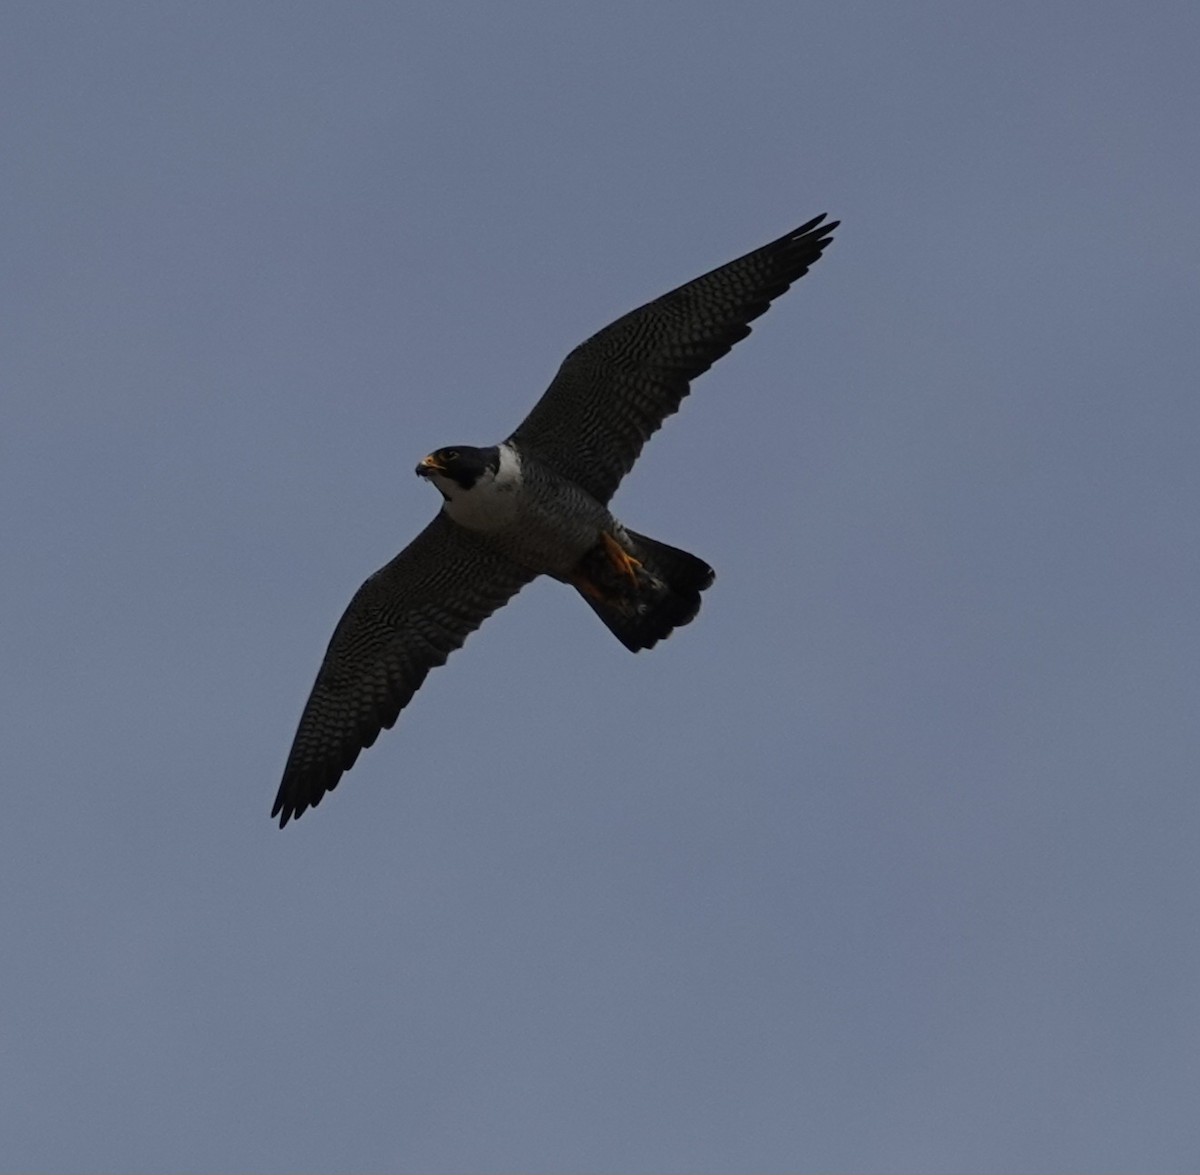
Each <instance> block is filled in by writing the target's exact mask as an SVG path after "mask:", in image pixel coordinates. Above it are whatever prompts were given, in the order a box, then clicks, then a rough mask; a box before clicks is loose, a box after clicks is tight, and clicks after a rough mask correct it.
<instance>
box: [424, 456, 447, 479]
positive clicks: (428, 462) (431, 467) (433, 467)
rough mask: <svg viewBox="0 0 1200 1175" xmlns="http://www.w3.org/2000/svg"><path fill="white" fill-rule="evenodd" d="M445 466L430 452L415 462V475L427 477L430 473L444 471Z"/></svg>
mask: <svg viewBox="0 0 1200 1175" xmlns="http://www.w3.org/2000/svg"><path fill="white" fill-rule="evenodd" d="M445 472H446V467H445V466H444V465H443V464H442V463H441V462H440V461H439V460H438V459H437V458H436V457H435V456H434V455H433V454H432V453H430V454H429V456H428V457H422V458H421V460H420V461H418V462H417V476H418V477H428V476H429V475H430V474H431V473H445Z"/></svg>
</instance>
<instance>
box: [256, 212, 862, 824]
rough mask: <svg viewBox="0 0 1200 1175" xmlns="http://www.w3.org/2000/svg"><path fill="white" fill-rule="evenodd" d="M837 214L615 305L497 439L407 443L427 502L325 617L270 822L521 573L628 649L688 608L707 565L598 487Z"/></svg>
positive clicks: (307, 802) (686, 615) (326, 787)
mask: <svg viewBox="0 0 1200 1175" xmlns="http://www.w3.org/2000/svg"><path fill="white" fill-rule="evenodd" d="M837 225H838V222H837V221H832V222H828V223H827V222H826V221H825V217H824V216H823V215H822V216H818V217H816V218H814V219H813V220H810V221H808V223H807V224H803V225H801V226H800V227H799V228H798V229H795V230H794V231H793V232H790V233H787V234H786V235H785V236H782V237H780V238H779V239H778V240H775V241H772V242H771V243H770V244H768V245H764V246H763V247H762V248H760V249H756V250H754V252H752V253H747V254H746V255H745V256H744V257H740V258H738V260H736V261H731V262H729V264H727V265H722V266H721V267H720V268H719V269H714V270H713V271H712V272H711V273H706V274H705V275H704V276H703V277H698V278H696V279H695V280H694V281H691V282H688V283H687V284H686V285H683V286H680V287H679V288H678V289H676V290H672V291H671V292H670V293H669V294H664V295H663V296H662V297H661V298H658V299H657V300H655V301H653V302H648V303H647V304H646V305H645V306H642V307H640V308H639V309H637V310H634V311H631V312H630V313H629V314H626V315H624V317H622V318H618V319H617V320H616V322H614V323H612V324H611V325H609V326H606V327H605V328H604V329H603V330H602V331H600V332H599V333H598V334H595V335H593V336H592V337H591V338H590V339H588V340H587V341H586V342H584V343H581V344H580V345H579V346H578V347H576V348H575V350H573V351H572V352H571V353H570V354H569V355H568V356H567V357H566V359H565V360H564V361H563V364H562V366H561V367H560V368H559V370H558V374H557V375H556V376H555V377H554V380H553V382H552V383H551V384H550V387H549V388H548V389H547V390H546V392H545V393H544V394H543V396H542V398H541V399H540V400H539V401H538V402H537V404H536V405H535V406H534V408H533V411H532V412H530V413H529V415H528V416H527V417H526V418H525V420H524V421H523V422H522V423H521V425H520V426H519V427H518V428H517V430H516V432H514V433H513V434H512V435H511V436H510V437H509V438H508V439H507V440H506V441H504V442H502V443H501V444H499V445H491V446H488V447H484V448H476V447H475V446H472V445H454V446H451V447H448V448H444V449H436V450H435V451H434V452H432V453H430V454H429V456H427V457H424V458H422V460H421V461H420V463H419V464H418V465H417V469H416V472H417V474H418V475H419V476H420V477H423V478H426V479H427V480H429V481H430V482H432V483H433V485H434V487H435V488H436V489H437V490H438V492H439V493H440V494H441V495H442V499H443V502H442V508H441V510H439V511H438V514H437V516H436V517H435V518H434V519H433V521H432V522H431V523H430V524H429V525H428V526H427V527H426V528H425V529H424V530H423V531H422V532H421V533H420V534H419V535H417V537H416V538H415V539H413V541H412V542H411V543H410V544H409V545H408V546H407V547H406V548H405V549H404V550H403V551H401V552H400V554H399V555H397V556H396V558H394V559H393V560H392V561H391V562H390V563H388V564H387V566H385V567H383V568H381V569H380V570H379V571H377V572H375V574H374V575H372V576H371V577H370V578H369V579H368V580H367V581H366V583H364V584H363V585H362V587H360V588H359V589H358V591H357V592H356V593H355V595H354V598H353V599H352V600H351V601H350V606H349V607H348V608H347V609H346V611H345V614H344V615H343V616H342V618H341V620H340V621H339V622H338V625H337V628H336V629H335V630H334V633H333V637H332V639H331V640H330V642H329V648H328V650H327V651H326V653H325V660H324V661H323V662H322V664H321V668H320V671H319V672H318V673H317V680H316V683H315V684H314V685H313V688H312V693H311V694H310V695H309V699H308V702H307V704H306V705H305V707H304V712H303V714H302V715H301V717H300V726H299V729H297V731H296V737H295V739H294V741H293V742H292V749H291V753H290V754H289V755H288V760H287V766H286V767H285V768H284V772H283V782H282V784H280V787H279V794H278V795H277V796H276V797H275V806H274V807H273V808H272V809H271V815H272V817H275V816H278V817H279V827H280V828H282V827H283V826H284V825H285V824H287V822H288V821H289V820H290V819H291V818H292V817H293V816H296V817H299V816H300V815H302V814H303V813H304V811H305V810H306V809H308V808H310V807H316V805H317V804H319V803H320V802H321V799H322V797H323V796H324V795H325V793H326V792H329V791H332V790H333V789H334V788H335V787H337V785H338V781H339V780H340V779H341V777H342V774H343V773H344V772H346V771H348V770H349V769H350V768H351V767H352V766H353V765H354V761H355V760H356V759H357V758H358V754H359V752H360V751H361V750H362V749H363V748H364V747H369V746H371V745H372V743H374V742H375V739H376V738H377V737H378V736H379V732H380V731H381V730H385V729H390V728H391V726H392V725H393V723H395V721H396V718H397V716H398V715H399V713H400V711H401V710H402V709H404V707H405V706H406V705H408V703H409V700H410V699H411V698H412V696H413V694H414V693H416V691H417V690H418V689H419V688H420V686H421V683H422V682H423V681H424V680H425V677H426V675H427V674H428V673H429V671H430V670H431V669H433V668H434V667H435V666H438V665H441V664H443V663H444V662H445V660H446V658H447V657H448V656H449V655H450V654H451V653H452V652H454V650H455V649H457V648H459V647H461V645H462V644H463V642H464V641H465V640H466V638H467V637H468V636H469V635H470V634H471V633H472V632H474V631H475V629H476V628H478V627H479V625H480V624H482V623H483V621H484V620H486V619H487V618H488V617H489V616H490V615H491V614H492V613H493V612H495V611H496V609H497V608H499V607H501V606H502V605H503V604H505V603H507V602H508V600H510V599H511V598H512V597H513V596H514V595H515V594H516V593H517V592H518V591H520V589H521V588H522V587H523V586H524V585H525V584H527V583H528V582H529V581H530V580H532V579H535V578H536V577H537V576H539V575H549V576H551V577H552V578H553V579H557V580H558V581H559V582H560V583H565V584H569V585H570V586H571V587H573V588H575V590H576V591H578V592H579V594H580V595H581V596H582V597H583V599H584V600H585V601H586V602H587V604H588V606H589V607H590V608H591V609H592V611H593V612H595V613H596V615H597V616H599V617H600V619H601V621H603V623H604V624H605V625H606V626H607V628H608V629H609V631H610V632H611V633H612V634H613V635H614V636H615V637H616V638H617V640H619V641H620V642H621V644H623V645H624V646H625V647H626V648H627V649H629V650H630V651H631V652H634V653H636V652H638V650H640V649H649V648H651V647H652V646H653V645H654V644H656V643H657V642H658V641H660V640H662V639H663V638H664V637H666V636H668V635H670V633H671V632H672V631H673V630H674V629H676V628H678V627H680V626H681V625H684V624H687V623H689V622H690V621H691V620H692V619H694V617H695V615H696V613H697V611H698V610H699V608H700V593H701V592H703V591H704V590H705V588H707V587H708V586H709V585H710V584H711V583H712V581H713V570H712V568H711V567H709V565H708V564H707V563H705V562H704V561H703V560H702V559H698V558H697V557H696V556H695V555H690V554H688V552H686V551H681V550H679V549H678V548H677V547H671V546H668V545H667V544H666V543H663V542H659V541H658V540H656V539H651V538H647V537H646V536H645V535H643V534H638V533H637V531H634V530H630V529H629V528H628V527H626V526H624V525H623V524H622V523H621V522H619V521H618V520H617V519H616V518H615V517H614V516H613V515H612V514H611V513H610V512H609V509H608V502H609V500H610V499H611V498H612V496H613V493H614V492H615V491H616V489H617V486H618V485H619V484H620V481H621V478H623V477H624V476H625V474H626V473H628V472H629V470H630V469H631V468H632V467H633V463H634V462H635V461H636V460H637V458H638V454H639V453H641V451H642V446H643V445H644V444H645V443H646V441H647V440H649V438H650V437H651V435H652V434H653V433H654V432H656V431H657V430H658V428H659V427H660V426H661V425H662V422H663V420H664V419H665V418H666V417H668V416H670V415H671V414H672V413H673V412H676V411H677V410H678V409H679V405H680V402H681V401H682V400H683V397H684V396H686V395H687V394H688V391H689V384H690V383H691V381H692V380H693V379H695V378H696V377H697V376H698V375H701V374H702V373H703V372H705V371H707V370H708V369H709V368H710V367H711V366H712V365H713V363H715V362H716V361H717V360H718V359H719V358H720V357H721V356H722V355H724V354H725V353H726V352H727V351H729V350H730V348H731V347H733V345H734V344H735V343H736V342H738V341H739V340H740V339H744V338H745V337H746V336H747V335H748V334H749V333H750V326H749V324H750V322H752V321H753V320H754V319H755V318H757V317H758V316H759V315H760V314H763V313H765V312H766V310H767V308H768V307H769V306H770V304H771V302H772V301H773V300H774V299H775V298H777V297H779V295H780V294H782V293H783V292H784V291H785V290H786V289H788V287H789V286H791V284H792V282H794V281H796V280H797V279H798V278H801V277H803V276H804V274H806V273H807V272H808V268H809V266H810V265H812V264H813V262H815V261H816V260H817V259H818V258H819V257H820V256H821V252H822V250H823V249H824V248H825V246H826V245H828V244H829V242H830V240H831V239H832V235H831V234H832V232H833V230H834V229H835V228H836V227H837Z"/></svg>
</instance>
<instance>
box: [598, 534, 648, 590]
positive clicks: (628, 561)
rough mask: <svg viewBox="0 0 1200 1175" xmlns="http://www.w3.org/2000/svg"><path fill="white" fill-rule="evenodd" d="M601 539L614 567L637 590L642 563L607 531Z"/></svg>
mask: <svg viewBox="0 0 1200 1175" xmlns="http://www.w3.org/2000/svg"><path fill="white" fill-rule="evenodd" d="M600 538H601V539H602V540H603V541H604V549H605V551H606V552H607V553H608V557H609V559H610V560H611V561H612V565H613V566H614V567H615V568H616V569H617V571H618V572H620V573H621V574H622V575H627V576H628V577H629V582H630V583H632V584H633V586H634V587H635V588H636V587H637V586H638V576H637V573H638V568H640V567H641V563H640V562H639V561H638V560H637V559H635V558H634V557H633V556H632V555H630V554H629V552H628V551H626V550H625V548H624V547H622V546H621V544H620V543H619V542H617V540H616V539H615V538H613V536H612V535H610V534H609V533H608V531H605V532H604V533H603V534H601V536H600Z"/></svg>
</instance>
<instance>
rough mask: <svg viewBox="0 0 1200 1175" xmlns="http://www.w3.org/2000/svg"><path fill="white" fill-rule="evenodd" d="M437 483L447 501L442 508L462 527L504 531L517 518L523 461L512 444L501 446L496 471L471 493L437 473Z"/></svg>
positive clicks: (472, 489) (478, 484)
mask: <svg viewBox="0 0 1200 1175" xmlns="http://www.w3.org/2000/svg"><path fill="white" fill-rule="evenodd" d="M433 481H434V483H435V484H436V485H437V487H438V489H439V490H441V491H442V494H443V495H444V497H445V499H446V502H445V505H443V506H442V509H443V510H445V512H446V513H447V514H448V515H449V516H450V518H452V519H453V520H454V521H455V522H457V523H458V525H459V526H465V527H466V528H467V529H468V530H484V531H488V530H502V529H503V528H504V527H506V526H511V525H512V523H513V521H514V520H515V519H516V516H517V507H518V499H519V497H520V493H519V491H520V489H521V458H520V457H519V456H518V454H517V451H516V449H514V448H513V447H512V446H511V445H501V446H500V462H499V468H498V469H497V470H496V472H495V473H493V472H492V471H491V470H490V469H489V470H487V471H486V472H485V473H484V474H483V475H482V476H481V477H480V478H479V480H478V481H476V483H475V484H474V485H473V486H472V487H471V488H470V489H469V490H464V489H463V488H462V486H460V485H459V484H458V483H457V482H455V481H451V480H450V479H449V478H447V477H440V476H438V474H436V473H435V474H434V475H433Z"/></svg>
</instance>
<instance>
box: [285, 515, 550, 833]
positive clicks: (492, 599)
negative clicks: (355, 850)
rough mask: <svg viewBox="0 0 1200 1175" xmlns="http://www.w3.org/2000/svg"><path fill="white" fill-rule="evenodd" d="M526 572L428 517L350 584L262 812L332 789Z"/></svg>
mask: <svg viewBox="0 0 1200 1175" xmlns="http://www.w3.org/2000/svg"><path fill="white" fill-rule="evenodd" d="M531 579H533V574H532V573H531V572H528V571H526V570H524V568H521V567H518V566H517V565H516V564H515V563H512V562H510V561H509V560H508V559H506V558H505V557H504V556H503V555H501V554H499V553H497V552H495V551H493V550H492V549H491V548H489V547H487V546H486V545H484V544H483V543H482V542H481V541H480V540H479V539H477V538H476V537H475V536H474V535H472V534H471V533H470V531H467V530H464V529H463V528H462V527H460V526H458V525H456V524H455V523H453V522H451V521H450V520H449V519H448V518H447V517H446V516H445V515H444V514H442V513H440V512H439V513H438V515H437V517H436V518H435V519H434V520H433V521H432V522H431V523H430V524H429V525H428V526H427V527H426V528H425V529H424V530H423V531H422V532H421V533H420V534H419V535H417V537H416V538H415V539H413V541H412V542H411V543H409V545H408V546H407V547H406V548H405V549H404V550H403V551H401V552H400V554H399V555H397V556H396V558H395V559H393V560H392V561H391V562H390V563H389V564H388V565H387V566H386V567H383V568H381V569H380V570H379V571H377V572H375V574H374V575H372V576H371V578H370V579H368V580H367V582H366V583H364V584H363V585H362V587H360V588H359V589H358V591H357V592H356V593H355V595H354V599H352V600H351V601H350V606H349V607H348V608H347V609H346V611H345V614H344V615H343V616H342V618H341V620H340V621H338V626H337V628H336V629H335V630H334V633H333V639H332V640H330V642H329V648H328V650H327V651H326V653H325V660H324V661H323V662H322V664H321V669H320V672H318V674H317V681H316V684H315V685H314V686H313V689H312V693H311V694H310V695H309V699H308V703H307V704H306V705H305V707H304V713H303V714H302V715H301V717H300V727H299V729H298V730H297V731H296V738H295V740H294V741H293V743H292V750H291V754H289V755H288V761H287V766H286V768H284V772H283V783H282V784H280V787H279V794H278V795H277V796H276V797H275V806H274V807H273V808H272V809H271V815H272V816H278V817H279V827H280V828H282V827H283V826H284V825H285V824H286V823H287V822H288V820H289V819H291V817H293V816H300V815H301V814H302V813H303V812H304V810H305V809H306V808H309V807H315V806H316V805H317V804H319V803H320V802H321V797H322V796H323V795H324V794H325V793H326V792H327V791H332V790H333V789H334V788H335V787H337V785H338V780H339V779H340V778H341V777H342V773H343V772H344V771H349V769H350V768H351V767H352V766H353V764H354V760H355V759H357V758H358V753H359V751H360V750H362V748H363V747H369V746H370V745H371V744H372V743H373V742H374V741H375V739H376V738H377V737H378V735H379V732H380V730H384V729H389V728H390V727H391V726H392V724H393V723H394V722H395V721H396V717H397V715H398V714H399V713H400V711H401V710H402V709H404V707H405V706H406V705H408V702H409V699H410V698H412V696H413V694H414V693H416V691H417V690H418V689H419V688H420V685H421V683H422V682H423V681H424V680H425V675H426V674H427V673H428V672H429V671H430V670H431V669H433V668H434V667H435V666H437V665H442V664H444V663H445V660H446V658H447V657H448V656H449V655H450V654H451V653H452V652H454V650H455V649H457V648H460V647H461V646H462V643H463V641H465V640H466V639H467V637H468V636H470V634H471V633H472V632H474V631H475V629H477V628H478V627H479V626H480V625H481V624H482V623H483V622H484V620H486V619H487V618H488V617H489V616H490V615H491V614H492V613H493V612H495V611H496V609H497V608H499V607H501V606H502V605H503V604H505V603H507V602H508V601H509V600H510V599H511V598H512V597H513V595H515V594H516V593H517V592H518V591H519V590H520V589H521V588H522V587H523V586H524V585H525V584H527V583H528V582H529V581H530V580H531Z"/></svg>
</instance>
